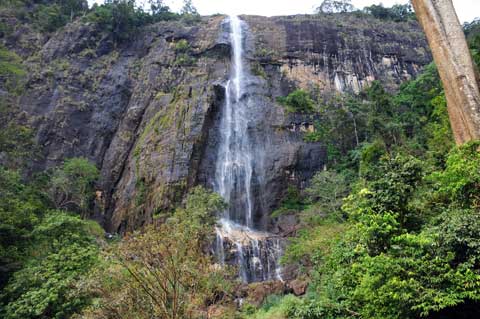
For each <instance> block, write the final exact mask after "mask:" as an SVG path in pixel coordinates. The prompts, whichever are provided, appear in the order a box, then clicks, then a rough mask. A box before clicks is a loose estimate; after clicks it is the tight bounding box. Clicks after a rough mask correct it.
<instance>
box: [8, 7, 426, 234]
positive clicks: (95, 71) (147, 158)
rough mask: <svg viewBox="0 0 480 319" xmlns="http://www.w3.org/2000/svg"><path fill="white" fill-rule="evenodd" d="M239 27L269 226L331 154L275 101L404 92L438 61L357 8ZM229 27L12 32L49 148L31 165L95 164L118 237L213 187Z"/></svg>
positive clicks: (214, 23)
mask: <svg viewBox="0 0 480 319" xmlns="http://www.w3.org/2000/svg"><path fill="white" fill-rule="evenodd" d="M242 19H244V20H245V21H246V22H247V24H248V25H249V32H248V34H249V37H248V39H247V42H248V47H249V49H248V52H247V58H248V59H249V61H250V67H251V71H252V74H253V75H254V76H253V77H252V79H251V81H250V83H249V84H248V85H250V86H251V87H253V89H252V92H253V93H252V94H255V95H256V97H257V99H256V100H257V101H258V105H255V106H254V107H255V110H257V111H258V116H255V117H254V118H252V121H251V123H249V130H250V131H252V135H253V136H254V137H255V138H257V139H258V144H259V145H260V146H261V147H262V148H263V149H262V154H264V155H265V158H264V160H263V161H262V162H263V163H264V165H263V167H258V168H257V170H258V174H257V175H258V176H260V178H259V179H258V180H256V181H254V186H253V190H254V192H255V188H257V189H259V188H260V186H262V187H264V190H265V191H264V192H261V193H260V192H256V194H258V195H257V196H259V198H258V202H259V203H262V205H260V206H261V207H258V208H257V211H258V212H257V214H256V216H257V219H262V218H263V219H264V220H259V221H258V222H262V223H264V224H266V225H268V224H269V223H270V220H269V219H268V217H267V218H265V217H264V216H268V214H264V212H270V211H271V210H272V209H274V208H275V207H276V205H278V202H279V198H281V197H282V195H283V193H284V192H285V190H286V188H287V185H288V184H290V183H293V184H297V185H301V184H303V183H305V181H307V180H308V179H309V178H310V177H311V176H312V174H313V173H314V172H315V171H316V170H318V169H320V168H321V167H322V166H323V162H324V159H325V149H324V147H323V146H322V145H321V144H320V143H307V142H305V141H304V140H303V135H304V131H308V130H311V129H312V125H311V123H312V119H311V118H310V117H309V116H306V115H300V114H288V113H286V112H285V110H284V108H283V107H282V106H280V105H279V104H278V103H276V98H277V97H279V96H285V95H286V94H288V93H289V92H291V91H292V90H293V89H294V88H295V87H303V88H307V89H315V90H320V91H321V92H323V93H324V94H325V95H328V94H334V93H335V92H338V91H352V92H356V91H358V90H360V89H361V88H363V87H364V86H365V85H367V84H368V83H369V82H371V81H372V80H374V79H379V80H381V81H382V82H383V83H384V84H385V86H387V87H388V88H390V89H395V88H396V87H398V85H399V83H401V82H402V81H404V80H406V79H409V78H411V77H413V76H415V75H416V73H417V72H418V71H419V70H420V69H421V67H422V66H423V65H425V64H426V63H427V62H429V61H430V56H429V53H428V52H427V49H426V47H427V45H426V42H425V40H424V38H423V35H422V34H421V33H420V31H419V28H418V26H417V25H416V24H415V23H413V22H408V23H393V22H381V21H378V20H375V19H372V18H365V17H361V18H359V17H356V16H355V15H350V14H348V15H328V16H292V17H274V18H265V17H256V16H243V17H242ZM223 21H224V17H223V16H213V17H204V18H202V20H201V22H199V23H196V24H194V25H186V24H183V23H181V22H162V23H158V24H155V25H152V26H149V27H147V28H145V29H144V30H142V32H140V33H139V34H138V35H137V36H136V38H135V40H134V41H131V42H129V43H124V44H121V45H115V44H114V42H113V41H112V39H111V37H110V36H108V35H106V34H105V33H103V32H102V30H100V29H98V28H97V27H95V26H94V25H90V24H84V23H81V22H79V21H78V22H75V23H72V24H69V25H68V26H67V27H65V28H64V29H63V30H60V31H58V32H57V33H56V34H53V35H52V36H51V37H50V38H47V37H45V36H42V35H39V34H38V33H35V32H34V31H33V30H32V29H28V28H27V29H25V28H26V27H21V28H20V27H19V28H18V30H24V32H23V33H22V32H20V33H19V31H18V32H14V33H12V34H10V35H6V36H4V37H3V39H2V42H3V43H4V44H6V45H7V46H8V47H9V48H10V49H13V50H15V51H16V52H17V53H18V54H19V55H21V56H22V57H23V58H24V60H25V65H26V66H27V68H28V70H29V74H30V75H29V78H28V81H27V84H26V89H25V92H24V93H23V94H22V96H21V98H20V100H19V101H20V102H19V104H20V108H21V109H22V111H23V113H24V116H25V117H26V118H28V120H29V122H30V124H31V125H32V126H33V127H34V128H35V129H36V132H37V135H36V140H37V143H38V144H39V146H40V148H41V149H42V154H41V155H42V156H41V157H40V158H39V159H38V160H36V162H35V165H34V167H33V169H43V168H48V167H53V166H55V165H58V164H59V163H61V161H62V160H64V159H65V158H69V157H86V158H88V159H90V160H91V161H92V162H94V163H95V164H96V165H97V166H98V167H99V168H100V170H101V179H100V181H99V183H98V190H99V192H101V198H102V200H101V201H98V204H97V207H96V210H95V211H96V212H95V216H94V217H95V218H97V219H98V220H101V221H102V222H103V223H104V225H105V226H106V228H107V229H108V230H109V231H125V230H129V229H134V228H136V227H139V226H141V225H143V224H145V223H148V222H150V221H151V220H152V219H153V216H154V215H156V214H162V213H165V212H168V211H169V210H170V209H171V208H172V207H173V205H174V204H175V203H176V202H178V201H180V200H181V199H182V197H183V195H184V194H185V192H186V190H187V189H188V188H189V187H191V186H192V185H195V184H204V185H207V186H210V185H211V182H212V181H211V176H212V175H211V174H212V172H213V166H212V165H213V164H214V162H215V156H216V155H215V154H216V152H215V149H216V147H217V146H218V119H219V116H220V110H221V107H222V105H223V101H224V88H223V85H224V83H225V80H226V78H227V76H228V73H229V70H228V68H229V65H230V62H229V60H230V53H229V40H228V32H227V31H228V30H227V28H228V27H227V26H226V24H224V23H223ZM22 28H23V29H22ZM260 212H262V213H260ZM270 227H271V226H270ZM271 228H273V227H271ZM276 229H279V227H276Z"/></svg>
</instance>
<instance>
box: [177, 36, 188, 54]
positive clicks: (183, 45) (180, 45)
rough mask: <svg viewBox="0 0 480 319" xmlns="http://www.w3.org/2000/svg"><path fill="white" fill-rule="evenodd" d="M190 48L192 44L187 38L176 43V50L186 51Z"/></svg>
mask: <svg viewBox="0 0 480 319" xmlns="http://www.w3.org/2000/svg"><path fill="white" fill-rule="evenodd" d="M189 50H190V44H189V43H188V41H187V40H186V39H180V40H179V41H177V42H176V43H175V52H177V53H186V52H188V51H189Z"/></svg>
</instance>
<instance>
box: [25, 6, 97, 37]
mask: <svg viewBox="0 0 480 319" xmlns="http://www.w3.org/2000/svg"><path fill="white" fill-rule="evenodd" d="M87 10H88V3H87V1H85V0H54V1H51V2H47V3H46V4H40V5H38V6H37V7H36V10H35V12H34V20H35V23H36V24H37V25H38V26H39V27H40V29H41V30H42V31H45V32H54V31H56V30H58V29H59V28H61V27H63V26H64V25H65V24H67V23H68V22H70V21H72V20H73V19H74V18H75V17H77V16H80V15H81V14H83V13H85V12H86V11H87Z"/></svg>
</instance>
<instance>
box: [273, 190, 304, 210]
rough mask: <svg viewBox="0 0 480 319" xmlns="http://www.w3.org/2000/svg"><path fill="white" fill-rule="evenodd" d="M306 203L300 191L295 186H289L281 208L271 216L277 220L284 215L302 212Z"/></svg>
mask: <svg viewBox="0 0 480 319" xmlns="http://www.w3.org/2000/svg"><path fill="white" fill-rule="evenodd" d="M304 207H305V203H304V201H303V198H302V196H301V194H300V191H299V190H298V189H297V188H296V187H294V186H291V185H290V186H288V188H287V193H286V194H285V196H284V197H283V199H282V201H281V203H280V207H279V208H277V209H276V210H275V211H274V212H272V214H271V216H272V217H273V218H276V217H278V216H280V215H283V214H288V213H294V212H298V211H300V210H302V209H303V208H304Z"/></svg>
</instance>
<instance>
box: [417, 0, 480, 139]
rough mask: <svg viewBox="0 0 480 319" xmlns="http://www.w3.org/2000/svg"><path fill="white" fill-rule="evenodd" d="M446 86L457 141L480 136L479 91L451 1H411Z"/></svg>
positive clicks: (472, 65) (449, 113)
mask: <svg viewBox="0 0 480 319" xmlns="http://www.w3.org/2000/svg"><path fill="white" fill-rule="evenodd" d="M412 4H413V7H414V8H415V13H416V15H417V18H418V20H419V21H420V24H421V25H422V27H423V30H424V31H425V34H426V36H427V40H428V43H429V45H430V48H431V50H432V53H433V58H434V60H435V63H436V65H437V68H438V71H439V73H440V78H441V79H442V82H443V86H444V89H445V95H446V98H447V105H448V115H449V117H450V123H451V126H452V130H453V135H454V137H455V142H456V143H457V144H463V143H465V142H468V141H470V140H475V139H480V93H479V89H478V87H479V84H478V82H477V78H476V74H475V67H474V64H473V61H472V57H471V55H470V50H469V49H468V45H467V41H466V39H465V35H464V33H463V30H462V27H461V26H460V22H459V20H458V17H457V14H456V12H455V9H454V7H453V3H452V0H412Z"/></svg>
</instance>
